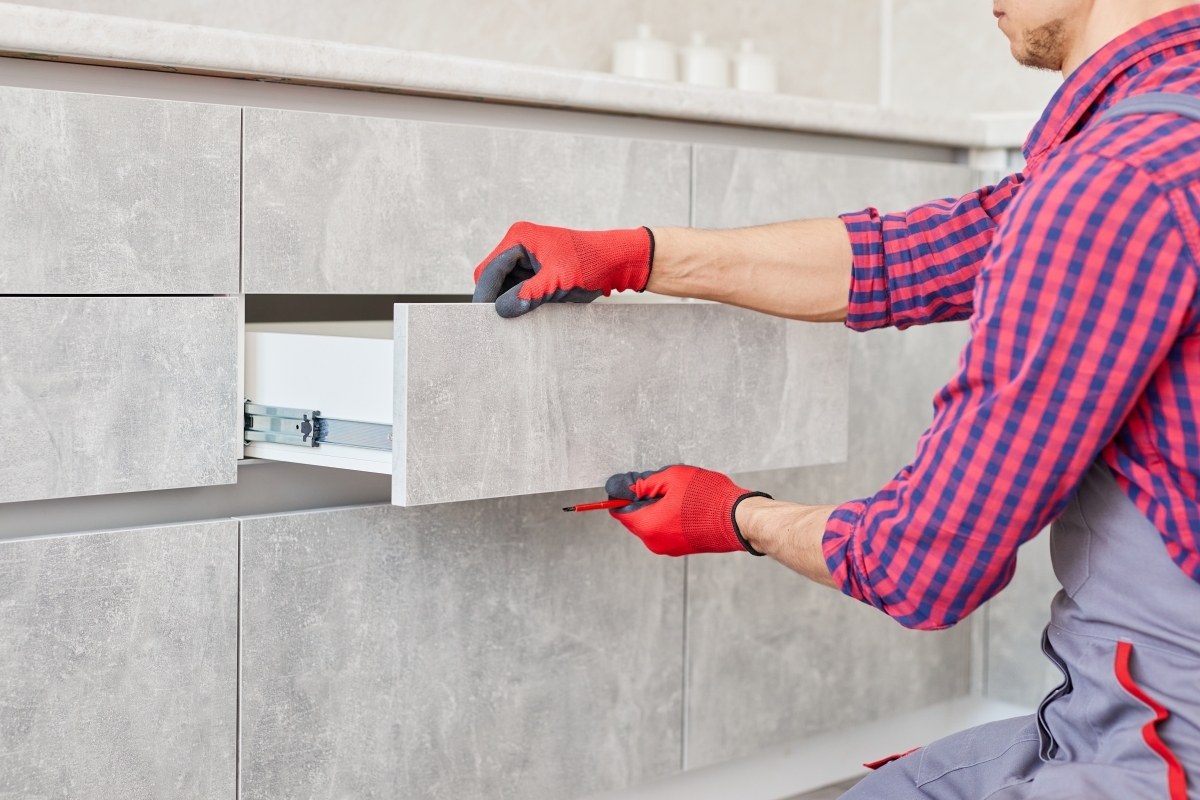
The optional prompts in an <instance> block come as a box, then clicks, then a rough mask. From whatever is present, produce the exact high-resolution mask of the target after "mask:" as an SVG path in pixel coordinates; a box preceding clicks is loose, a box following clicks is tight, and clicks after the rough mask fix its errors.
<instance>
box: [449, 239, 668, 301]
mask: <svg viewBox="0 0 1200 800" xmlns="http://www.w3.org/2000/svg"><path fill="white" fill-rule="evenodd" d="M653 258H654V235H653V234H652V233H650V229H649V228H634V229H633V230H623V231H573V230H568V229H567V228H550V227H547V226H545V225H534V224H533V223H532V222H518V223H517V224H516V225H513V226H512V227H511V228H509V229H508V233H507V234H506V235H505V237H504V240H503V241H501V242H500V244H498V245H496V249H495V250H493V251H492V252H491V254H490V255H489V256H488V257H487V258H486V259H484V261H483V263H482V264H480V265H479V266H478V267H476V268H475V295H474V297H472V298H471V300H472V302H475V303H495V304H496V313H498V314H499V315H500V316H502V317H519V316H521V315H522V314H526V313H528V312H530V311H532V310H533V309H535V308H537V307H538V306H540V305H541V304H542V303H590V302H592V301H593V300H595V299H596V298H597V297H599V296H600V295H604V296H605V297H608V295H609V293H610V292H623V291H625V290H626V289H634V290H636V291H639V292H640V291H642V290H644V289H645V288H646V281H648V280H650V262H651V261H652V260H653Z"/></svg>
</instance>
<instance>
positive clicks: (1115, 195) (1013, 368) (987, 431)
mask: <svg viewBox="0 0 1200 800" xmlns="http://www.w3.org/2000/svg"><path fill="white" fill-rule="evenodd" d="M930 213H933V212H930ZM986 224H987V223H986V222H984V221H983V219H982V217H978V216H977V219H976V221H975V222H973V223H970V224H969V225H968V226H967V227H968V228H970V229H971V230H975V231H977V232H978V234H977V235H979V236H981V235H982V233H983V231H984V229H985V227H986ZM917 228H918V229H919V228H920V225H919V224H918V225H917ZM889 230H891V231H893V232H891V233H889ZM905 230H908V231H910V233H905V232H904V231H905ZM912 230H913V223H912V222H911V221H910V222H909V223H908V224H907V227H905V224H904V223H901V222H900V221H897V222H895V223H894V227H893V228H889V225H888V224H887V223H886V222H885V224H884V225H883V233H882V237H883V239H884V240H885V241H895V239H889V237H898V238H904V237H906V236H909V237H914V240H913V242H912V243H911V244H910V245H909V247H910V248H911V249H913V250H922V249H923V248H926V249H928V248H931V247H932V245H930V244H929V242H928V241H927V239H926V238H925V237H923V236H921V235H919V234H914V233H911V231H912ZM878 236H879V234H876V237H877V238H878ZM970 239H971V237H970V236H967V237H966V238H964V239H963V240H962V241H969V240H970ZM884 249H885V250H886V249H887V247H885V248H884ZM943 251H944V249H943ZM1193 259H1194V254H1193V253H1192V252H1191V251H1190V250H1189V248H1188V247H1187V245H1186V244H1185V237H1184V235H1183V233H1182V232H1181V230H1180V228H1179V224H1178V223H1177V222H1176V217H1175V216H1174V214H1173V213H1172V203H1171V200H1170V199H1169V197H1168V195H1167V194H1165V193H1164V192H1163V191H1162V190H1160V189H1159V188H1158V187H1157V186H1156V185H1155V183H1154V182H1153V181H1152V180H1151V179H1150V178H1149V177H1148V176H1147V175H1146V174H1144V173H1143V172H1141V171H1139V170H1138V169H1136V168H1134V167H1132V166H1129V165H1127V164H1124V163H1122V162H1117V161H1109V160H1105V159H1104V158H1102V157H1100V156H1096V155H1087V154H1084V155H1078V156H1074V157H1072V158H1071V159H1070V160H1069V161H1067V162H1066V163H1063V164H1060V165H1057V166H1055V167H1053V168H1051V167H1047V168H1046V173H1045V174H1043V175H1042V176H1039V179H1038V180H1037V181H1036V182H1035V183H1031V184H1029V185H1027V186H1026V187H1025V188H1023V189H1022V196H1021V197H1020V198H1019V199H1018V200H1017V201H1016V202H1015V203H1014V204H1013V206H1012V208H1011V209H1010V210H1009V212H1008V213H1007V214H1006V216H1005V219H1004V220H1003V223H1002V229H1001V231H1000V235H999V236H998V238H997V242H996V246H995V248H994V249H993V250H992V251H991V252H990V253H989V254H988V257H987V259H986V260H985V262H984V264H983V266H982V268H981V270H980V271H979V272H978V275H977V277H976V278H974V279H972V280H971V281H970V282H969V283H971V284H973V285H974V295H973V306H974V308H975V315H974V316H973V317H972V319H971V333H972V335H971V340H970V342H969V343H968V345H967V347H966V349H965V350H964V352H963V354H962V357H961V359H960V364H959V371H958V373H957V375H956V376H955V377H954V378H953V379H952V380H951V381H950V383H949V384H947V385H946V386H945V388H943V389H942V390H941V391H940V393H939V394H938V395H937V397H936V398H935V401H934V420H933V424H932V426H931V427H930V429H929V430H928V431H926V433H925V434H924V435H923V436H922V438H921V440H920V442H919V444H918V447H917V454H916V458H915V460H914V461H913V462H912V463H911V464H910V465H909V466H907V467H905V468H904V469H903V470H902V471H901V472H900V473H899V474H898V475H897V476H896V477H895V478H894V479H893V480H892V481H891V482H889V483H888V484H887V485H886V486H884V487H883V489H881V490H880V491H879V492H878V493H877V494H876V495H875V496H874V497H870V498H865V499H862V500H856V501H853V502H850V503H846V504H845V505H843V506H841V507H839V508H838V509H837V510H836V511H835V512H834V513H833V515H832V516H831V517H830V519H829V522H828V524H827V526H826V530H825V537H824V542H823V545H824V554H825V560H826V563H827V565H828V567H829V569H830V572H831V573H832V574H833V577H834V579H835V581H836V582H837V583H838V584H839V585H840V586H841V588H842V590H843V591H844V592H845V593H846V594H849V595H851V596H853V597H856V598H858V599H860V600H862V601H864V602H866V603H869V604H871V605H874V606H876V607H877V608H879V609H881V610H883V611H884V612H886V613H887V614H889V615H891V616H892V617H893V618H895V619H896V620H897V621H899V622H900V623H901V624H903V625H905V626H907V627H911V628H923V629H937V628H944V627H947V626H949V625H952V624H954V623H955V622H957V621H958V620H959V619H961V618H963V617H965V616H966V615H967V614H969V613H970V612H971V611H972V610H974V609H975V608H977V607H978V606H979V605H980V604H982V603H983V602H984V601H986V600H987V599H988V598H990V597H991V596H993V595H994V594H995V593H996V592H998V591H1000V589H1002V588H1004V586H1005V585H1006V584H1007V583H1008V581H1009V580H1010V579H1011V578H1012V575H1013V571H1014V569H1015V566H1016V553H1017V548H1018V546H1019V545H1020V544H1022V543H1023V542H1025V541H1027V540H1028V539H1030V538H1032V537H1033V536H1034V535H1036V534H1037V532H1038V531H1040V530H1042V528H1043V527H1044V526H1045V525H1047V524H1048V523H1049V522H1050V521H1052V520H1053V519H1055V518H1056V517H1057V516H1059V515H1060V514H1061V513H1062V511H1063V509H1064V508H1065V506H1066V503H1067V501H1068V499H1069V497H1070V495H1071V493H1072V492H1073V491H1074V490H1075V488H1076V487H1077V486H1078V484H1079V482H1080V481H1081V480H1082V477H1083V475H1084V473H1085V471H1086V470H1087V468H1088V466H1089V465H1090V464H1091V462H1092V461H1093V460H1094V459H1095V458H1096V456H1097V455H1098V454H1100V453H1101V451H1102V450H1103V449H1104V448H1106V447H1111V444H1110V443H1111V441H1112V439H1113V437H1114V435H1115V434H1116V433H1117V432H1118V430H1119V429H1120V426H1121V425H1122V424H1123V422H1124V420H1125V418H1126V416H1127V415H1128V414H1129V413H1130V411H1131V409H1132V408H1133V407H1134V405H1135V404H1136V402H1137V400H1138V398H1139V397H1140V395H1141V394H1142V392H1143V391H1144V390H1145V387H1146V385H1147V384H1148V383H1149V381H1150V380H1151V379H1152V378H1153V376H1154V374H1155V372H1156V370H1158V369H1159V367H1160V366H1162V365H1163V361H1164V359H1165V358H1166V357H1167V355H1168V353H1169V352H1170V351H1171V348H1172V347H1173V346H1174V343H1175V341H1176V338H1177V337H1178V336H1179V335H1180V333H1181V331H1183V330H1184V329H1185V326H1186V327H1187V329H1188V330H1190V329H1191V328H1192V327H1195V320H1194V317H1195V316H1196V311H1195V309H1194V307H1193V306H1194V304H1195V303H1196V283H1197V281H1196V266H1195V261H1194V260H1193ZM877 260H878V261H879V264H880V265H879V267H878V269H879V270H880V273H881V275H882V276H883V277H881V278H880V279H879V280H881V281H883V282H884V283H885V284H886V286H885V287H884V288H882V289H880V291H879V293H878V295H879V300H878V303H879V306H880V312H879V313H880V314H881V315H884V316H886V321H887V322H889V323H891V324H902V323H906V324H915V321H917V320H918V319H921V320H927V319H931V318H934V317H940V316H943V315H944V316H946V317H957V316H961V315H962V314H964V313H965V312H966V311H967V310H968V309H970V308H971V307H972V301H968V300H966V299H964V298H963V297H962V296H961V293H962V292H964V291H965V288H963V286H962V284H965V283H966V282H965V281H962V280H959V279H956V278H955V277H954V274H955V273H954V272H953V270H941V268H940V267H936V268H935V267H926V268H925V269H926V271H930V270H932V271H934V272H936V273H937V275H939V276H943V275H944V276H945V280H941V279H940V278H938V279H931V278H928V277H926V278H919V277H915V276H916V273H917V272H920V270H919V269H918V270H915V271H914V269H913V268H912V266H911V265H912V263H913V261H912V260H911V259H904V258H900V259H892V258H890V257H889V258H883V257H880V258H879V259H877ZM952 262H953V259H942V260H935V263H936V264H951V263H952ZM926 263H929V262H928V260H927V262H926ZM856 269H857V265H856ZM922 287H928V288H922ZM910 288H916V289H917V291H915V292H914V293H909V292H908V291H907V290H908V289H910Z"/></svg>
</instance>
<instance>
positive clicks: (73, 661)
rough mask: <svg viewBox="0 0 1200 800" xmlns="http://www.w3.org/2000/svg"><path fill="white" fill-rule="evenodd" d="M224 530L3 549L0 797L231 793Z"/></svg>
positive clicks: (234, 547)
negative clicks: (2, 744)
mask: <svg viewBox="0 0 1200 800" xmlns="http://www.w3.org/2000/svg"><path fill="white" fill-rule="evenodd" d="M237 591H238V523H237V521H236V520H224V521H219V522H206V523H198V524H191V525H178V526H170V527H161V528H138V529H134V530H121V531H108V532H105V533H94V534H81V535H73V536H55V537H50V538H44V539H31V540H26V541H15V542H0V642H3V646H2V647H0V710H2V711H0V742H3V743H4V746H3V747H0V797H28V798H32V797H61V798H76V797H87V798H91V799H92V800H130V798H160V797H162V798H165V797H170V798H197V800H200V799H201V798H203V799H205V800H207V798H213V797H226V798H232V797H234V795H235V793H236V763H235V752H236V747H237Z"/></svg>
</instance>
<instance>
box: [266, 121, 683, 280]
mask: <svg viewBox="0 0 1200 800" xmlns="http://www.w3.org/2000/svg"><path fill="white" fill-rule="evenodd" d="M689 191H690V148H689V146H688V145H686V144H680V143H673V142H657V141H642V140H634V139H625V138H617V137H599V136H583V135H574V134H565V133H549V132H539V131H518V130H508V129H502V128H487V127H472V126H465V125H447V124H441V123H429V122H415V121H408V120H397V119H383V118H373V117H354V116H341V115H336V114H316V113H308V112H296V111H275V110H269V109H254V108H248V109H246V111H245V197H244V211H245V225H244V233H245V239H244V242H245V244H244V250H243V253H244V276H245V277H244V286H245V289H244V290H245V291H246V292H256V293H300V292H307V293H372V292H374V293H397V294H470V293H471V292H472V291H473V289H474V279H473V270H474V268H475V266H476V265H477V264H478V263H479V262H480V261H482V260H483V258H484V257H485V256H486V255H487V254H488V253H489V252H490V251H491V250H492V248H493V247H495V246H496V244H497V243H498V242H499V241H500V240H501V238H502V237H503V236H504V233H505V231H506V230H507V229H508V227H509V225H511V224H512V223H514V222H516V221H518V220H522V219H529V220H533V221H537V222H540V223H542V224H546V225H562V226H566V227H575V228H592V229H607V228H617V227H633V226H638V225H686V224H687V222H688V212H689Z"/></svg>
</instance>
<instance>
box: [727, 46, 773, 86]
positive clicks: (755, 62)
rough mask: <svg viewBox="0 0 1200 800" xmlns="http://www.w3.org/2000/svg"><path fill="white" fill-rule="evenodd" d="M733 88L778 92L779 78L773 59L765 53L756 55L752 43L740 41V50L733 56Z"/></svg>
mask: <svg viewBox="0 0 1200 800" xmlns="http://www.w3.org/2000/svg"><path fill="white" fill-rule="evenodd" d="M733 61H734V72H735V73H736V77H735V78H734V86H736V87H737V88H739V89H745V90H746V91H750V92H777V91H779V76H778V75H777V74H776V72H775V59H773V58H771V57H770V56H769V55H767V54H766V53H756V52H755V51H754V42H753V41H751V40H750V39H742V50H741V52H740V53H738V54H737V55H736V56H734V60H733Z"/></svg>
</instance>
